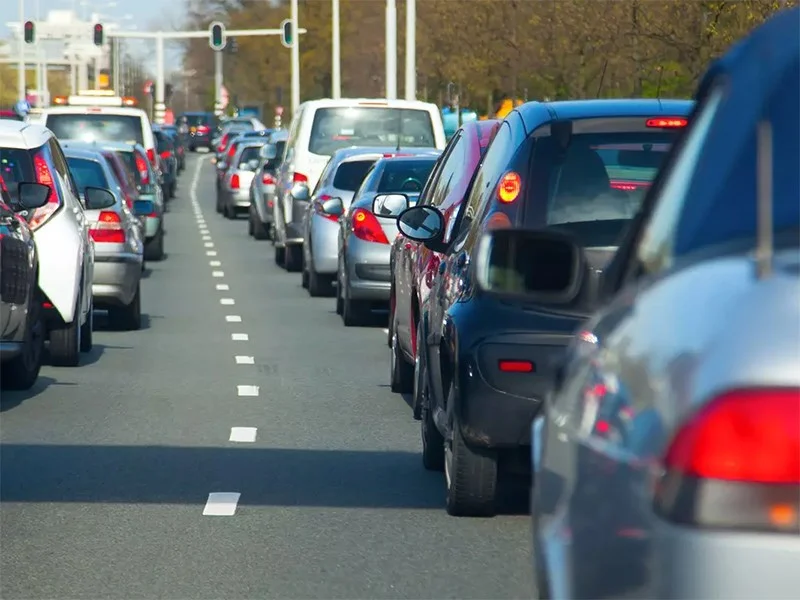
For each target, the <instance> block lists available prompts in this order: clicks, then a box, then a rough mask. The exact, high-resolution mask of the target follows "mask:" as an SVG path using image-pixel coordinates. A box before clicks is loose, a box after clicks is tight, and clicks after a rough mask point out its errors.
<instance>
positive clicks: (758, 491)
mask: <svg viewBox="0 0 800 600" xmlns="http://www.w3.org/2000/svg"><path fill="white" fill-rule="evenodd" d="M662 467H663V469H662V474H661V476H660V478H659V480H658V481H657V483H656V487H655V494H654V496H655V498H654V500H655V509H656V511H657V513H659V514H660V515H661V516H663V517H664V518H667V519H669V520H672V521H675V522H678V523H681V524H689V525H695V526H705V527H712V528H714V527H716V528H732V529H749V530H761V531H782V532H787V533H794V534H795V535H796V534H797V531H798V527H800V518H799V515H798V510H799V509H800V389H796V388H795V389H786V388H783V389H743V390H733V391H729V392H726V393H723V394H721V395H720V396H718V397H716V398H714V399H713V400H712V401H711V402H709V403H708V404H706V405H705V406H704V407H703V408H701V409H700V410H699V411H697V412H696V413H695V414H694V415H692V416H691V417H690V418H689V420H688V421H687V422H685V423H684V424H683V425H682V426H681V427H680V428H679V429H678V431H677V432H676V433H675V435H674V436H673V438H672V440H671V442H670V443H669V445H668V447H667V451H666V453H665V454H664V459H663V465H662Z"/></svg>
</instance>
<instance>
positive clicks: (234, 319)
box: [225, 315, 242, 323]
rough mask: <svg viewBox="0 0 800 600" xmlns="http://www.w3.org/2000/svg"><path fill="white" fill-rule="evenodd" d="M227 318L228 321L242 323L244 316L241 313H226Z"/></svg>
mask: <svg viewBox="0 0 800 600" xmlns="http://www.w3.org/2000/svg"><path fill="white" fill-rule="evenodd" d="M225 320H226V321H227V322H228V323H241V322H242V317H240V316H239V315H225Z"/></svg>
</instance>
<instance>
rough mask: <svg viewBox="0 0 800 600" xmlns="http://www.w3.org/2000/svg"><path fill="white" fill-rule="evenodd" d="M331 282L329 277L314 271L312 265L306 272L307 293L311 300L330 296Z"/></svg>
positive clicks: (331, 290)
mask: <svg viewBox="0 0 800 600" xmlns="http://www.w3.org/2000/svg"><path fill="white" fill-rule="evenodd" d="M332 292H333V280H332V279H331V277H330V276H329V275H320V274H319V273H317V272H316V271H315V270H314V265H313V263H312V264H311V267H310V268H309V270H308V293H309V295H310V296H311V297H312V298H323V297H326V296H331V295H332Z"/></svg>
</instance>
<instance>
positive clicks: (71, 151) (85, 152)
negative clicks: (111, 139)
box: [64, 146, 104, 162]
mask: <svg viewBox="0 0 800 600" xmlns="http://www.w3.org/2000/svg"><path fill="white" fill-rule="evenodd" d="M101 152H102V150H101V149H99V148H98V149H97V150H93V149H89V148H71V147H69V146H67V147H65V148H64V155H65V156H66V157H67V158H82V159H85V160H93V161H95V162H101V161H103V160H104V158H103V155H102V154H101Z"/></svg>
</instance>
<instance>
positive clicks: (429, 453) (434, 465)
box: [420, 398, 444, 472]
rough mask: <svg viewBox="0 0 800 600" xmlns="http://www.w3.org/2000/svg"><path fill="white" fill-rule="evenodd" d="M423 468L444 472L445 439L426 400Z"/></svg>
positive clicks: (421, 428) (424, 406) (423, 418)
mask: <svg viewBox="0 0 800 600" xmlns="http://www.w3.org/2000/svg"><path fill="white" fill-rule="evenodd" d="M420 432H421V433H422V466H424V467H425V468H426V469H427V470H428V471H440V472H441V471H444V437H442V434H441V432H440V431H439V429H438V428H437V427H436V423H435V422H434V420H433V411H432V410H431V406H430V402H429V401H428V399H427V398H426V402H425V404H423V406H422V422H421V423H420Z"/></svg>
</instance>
